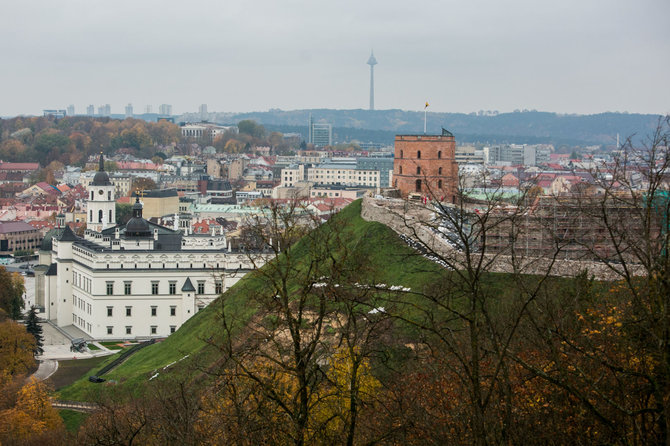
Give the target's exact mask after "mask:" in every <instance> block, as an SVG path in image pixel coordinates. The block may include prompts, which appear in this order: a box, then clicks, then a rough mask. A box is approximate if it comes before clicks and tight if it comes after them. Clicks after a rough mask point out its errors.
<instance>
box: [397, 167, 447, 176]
mask: <svg viewBox="0 0 670 446" xmlns="http://www.w3.org/2000/svg"><path fill="white" fill-rule="evenodd" d="M398 174H400V175H402V165H400V166H398ZM416 174H417V175H421V167H420V166H416ZM437 174H438V175H442V168H441V167H438V168H437Z"/></svg>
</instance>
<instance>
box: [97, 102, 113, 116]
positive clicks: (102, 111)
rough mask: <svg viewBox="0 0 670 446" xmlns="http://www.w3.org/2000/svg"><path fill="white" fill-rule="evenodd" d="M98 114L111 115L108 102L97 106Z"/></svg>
mask: <svg viewBox="0 0 670 446" xmlns="http://www.w3.org/2000/svg"><path fill="white" fill-rule="evenodd" d="M98 115H100V116H111V115H112V107H111V106H110V105H109V104H105V105H101V106H100V107H98Z"/></svg>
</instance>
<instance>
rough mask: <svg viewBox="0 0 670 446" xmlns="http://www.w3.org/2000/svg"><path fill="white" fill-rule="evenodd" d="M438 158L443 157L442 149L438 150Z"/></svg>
mask: <svg viewBox="0 0 670 446" xmlns="http://www.w3.org/2000/svg"><path fill="white" fill-rule="evenodd" d="M437 159H442V151H441V150H438V151H437Z"/></svg>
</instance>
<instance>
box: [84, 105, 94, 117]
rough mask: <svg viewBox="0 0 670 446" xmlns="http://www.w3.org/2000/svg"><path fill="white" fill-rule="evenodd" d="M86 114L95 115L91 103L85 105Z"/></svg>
mask: <svg viewBox="0 0 670 446" xmlns="http://www.w3.org/2000/svg"><path fill="white" fill-rule="evenodd" d="M86 114H87V115H88V116H93V115H95V107H94V106H93V104H91V105H89V106H87V107H86Z"/></svg>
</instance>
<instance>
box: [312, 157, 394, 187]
mask: <svg viewBox="0 0 670 446" xmlns="http://www.w3.org/2000/svg"><path fill="white" fill-rule="evenodd" d="M380 176H381V175H380V172H379V171H378V170H376V169H358V168H357V167H356V164H349V163H336V162H328V163H323V164H319V165H318V166H316V167H311V168H309V169H308V171H307V180H308V181H310V182H313V183H315V184H319V185H340V186H358V187H360V186H362V187H371V188H379V187H381V186H380V184H381V182H380Z"/></svg>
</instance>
